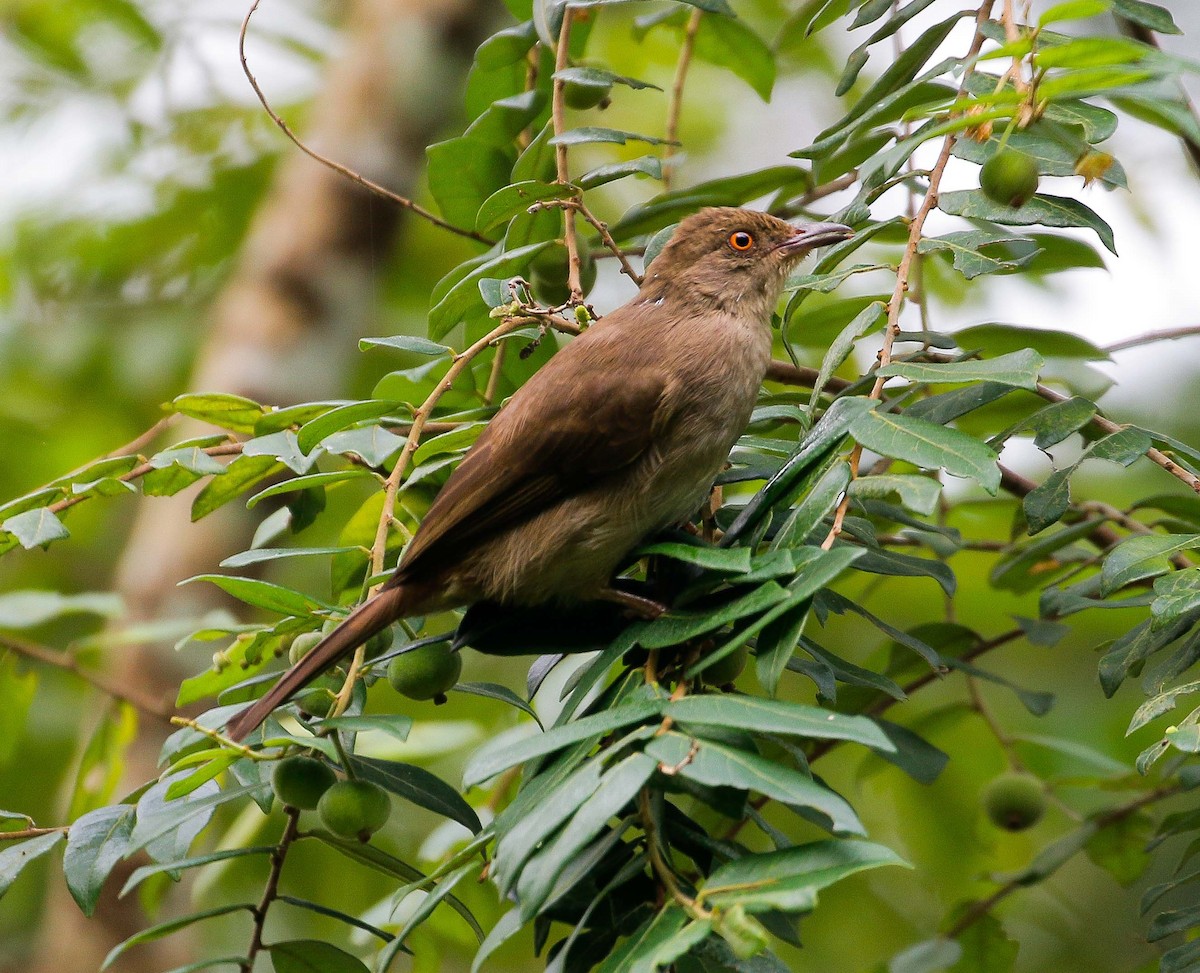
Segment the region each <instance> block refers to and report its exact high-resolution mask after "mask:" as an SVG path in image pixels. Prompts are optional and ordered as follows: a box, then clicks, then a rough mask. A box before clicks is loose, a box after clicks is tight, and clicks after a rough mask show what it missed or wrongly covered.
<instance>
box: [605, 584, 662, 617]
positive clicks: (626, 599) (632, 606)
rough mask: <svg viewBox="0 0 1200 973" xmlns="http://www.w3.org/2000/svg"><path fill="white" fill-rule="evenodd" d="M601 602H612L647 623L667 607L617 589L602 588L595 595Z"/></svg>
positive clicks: (650, 599) (651, 599) (658, 602)
mask: <svg viewBox="0 0 1200 973" xmlns="http://www.w3.org/2000/svg"><path fill="white" fill-rule="evenodd" d="M596 597H597V598H599V599H600V600H601V601H613V602H616V603H617V604H618V605H621V606H623V607H625V608H627V609H628V610H629V611H631V612H632V613H633V614H635V615H637V617H638V618H644V619H646V620H647V621H653V620H654V619H656V618H658V617H659V616H660V615H663V614H665V613H666V611H667V606H666V605H664V604H663V603H662V602H660V601H655V600H654V599H653V598H644V597H642V596H641V595H635V594H633V593H632V592H630V591H621V590H620V589H619V588H602V589H601V590H600V592H599V593H598V594H597V595H596Z"/></svg>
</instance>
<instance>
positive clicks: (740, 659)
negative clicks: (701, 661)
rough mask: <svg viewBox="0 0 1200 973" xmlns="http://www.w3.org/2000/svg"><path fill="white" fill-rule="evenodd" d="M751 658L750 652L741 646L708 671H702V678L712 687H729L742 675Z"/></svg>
mask: <svg viewBox="0 0 1200 973" xmlns="http://www.w3.org/2000/svg"><path fill="white" fill-rule="evenodd" d="M749 657H750V650H749V649H747V648H746V646H744V645H739V646H738V647H737V648H736V649H734V650H733V651H732V652H730V653H729V654H728V655H726V656H722V657H721V658H720V659H718V660H717V661H716V662H714V663H713V664H712V665H711V666H709V667H708V668H707V669H704V670H702V671H701V673H700V678H701V679H702V680H703V681H704V682H705V683H707V684H708V685H710V686H728V685H729V684H730V683H731V682H733V681H734V680H735V679H737V677H738V676H740V675H741V674H742V670H743V669H745V668H746V660H747V659H748V658H749Z"/></svg>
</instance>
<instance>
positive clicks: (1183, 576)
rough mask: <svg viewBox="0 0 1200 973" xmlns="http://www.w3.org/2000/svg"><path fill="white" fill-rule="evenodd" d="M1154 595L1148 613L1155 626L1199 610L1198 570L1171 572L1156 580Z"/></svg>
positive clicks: (1199, 585) (1199, 588)
mask: <svg viewBox="0 0 1200 973" xmlns="http://www.w3.org/2000/svg"><path fill="white" fill-rule="evenodd" d="M1154 594H1155V596H1156V597H1155V599H1154V601H1153V602H1152V603H1151V605H1150V612H1151V614H1152V615H1153V616H1154V623H1155V625H1163V624H1165V623H1166V622H1171V621H1174V620H1175V619H1176V618H1178V617H1179V616H1180V615H1183V614H1184V613H1185V612H1190V611H1191V610H1192V609H1194V608H1200V568H1189V569H1187V570H1185V571H1173V572H1171V573H1170V574H1168V575H1167V576H1166V577H1163V578H1158V579H1156V580H1155V582H1154Z"/></svg>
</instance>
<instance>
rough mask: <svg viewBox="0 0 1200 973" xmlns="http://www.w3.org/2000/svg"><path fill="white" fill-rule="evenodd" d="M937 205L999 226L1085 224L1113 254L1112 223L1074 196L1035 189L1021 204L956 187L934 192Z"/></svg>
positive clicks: (960, 214)
mask: <svg viewBox="0 0 1200 973" xmlns="http://www.w3.org/2000/svg"><path fill="white" fill-rule="evenodd" d="M938 208H939V209H940V210H941V211H942V212H943V213H949V214H951V215H952V216H965V217H967V218H969V219H979V220H991V221H992V222H993V223H1000V224H1001V225H1003V226H1032V225H1033V224H1041V225H1042V226H1054V227H1065V226H1074V227H1086V228H1089V229H1092V230H1095V232H1096V235H1097V236H1098V237H1099V238H1100V242H1101V243H1103V244H1104V246H1105V247H1106V248H1108V250H1109V251H1110V252H1111V253H1113V254H1114V255H1115V254H1116V252H1117V249H1116V245H1115V243H1114V242H1113V232H1112V227H1111V226H1109V225H1108V224H1107V223H1106V222H1104V220H1103V219H1101V218H1100V216H1099V215H1098V214H1097V213H1096V212H1095V210H1093V209H1091V208H1090V207H1088V206H1085V205H1084V204H1083V203H1081V202H1080V201H1079V200H1077V199H1070V198H1067V197H1063V196H1048V195H1046V194H1044V193H1038V194H1037V195H1036V196H1034V197H1033V198H1032V199H1031V200H1030V201H1029V202H1028V203H1026V204H1025V205H1024V206H1018V207H1012V206H1006V205H1004V204H1003V203H997V202H994V201H993V200H990V199H988V198H987V197H986V196H985V195H984V194H983V193H982V192H980V191H978V190H975V189H958V190H953V191H951V192H947V193H941V194H940V195H939V196H938Z"/></svg>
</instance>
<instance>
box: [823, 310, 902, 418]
mask: <svg viewBox="0 0 1200 973" xmlns="http://www.w3.org/2000/svg"><path fill="white" fill-rule="evenodd" d="M886 316H887V307H886V306H885V305H884V304H883V303H882V302H874V301H873V302H872V303H870V304H868V305H867V306H866V307H865V308H863V309H862V310H861V311H860V312H859V313H858V314H857V315H855V317H854V319H853V320H852V321H851V322H850V323H849V324H847V325H846V327H844V328H843V329H842V331H841V333H839V334H838V336H837V337H836V338H834V340H833V342H832V343H831V344H830V346H829V350H828V351H826V352H825V357H824V358H822V359H821V369H820V371H819V372H818V373H817V380H816V381H815V382H814V383H813V390H812V398H811V399H810V400H809V406H808V407H809V410H810V411H812V410H815V409H816V406H817V403H818V402H819V401H820V398H821V393H822V392H823V391H824V389H825V385H826V383H828V381H829V379H830V378H831V377H832V375H833V373H834V372H836V371H837V370H838V369H839V368H840V367H841V365H842V363H843V362H844V361H845V360H846V359H847V358H849V357H850V352H851V351H853V350H854V343H855V342H856V341H857V340H858V339H859V338H861V337H862V336H863V335H865V334H867V333H868V332H869V331H873V330H874V329H875V328H876V327H877V326H878V325H879V324H881V323H882V322H883V321H884V320H885V319H886Z"/></svg>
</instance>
